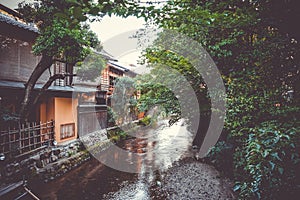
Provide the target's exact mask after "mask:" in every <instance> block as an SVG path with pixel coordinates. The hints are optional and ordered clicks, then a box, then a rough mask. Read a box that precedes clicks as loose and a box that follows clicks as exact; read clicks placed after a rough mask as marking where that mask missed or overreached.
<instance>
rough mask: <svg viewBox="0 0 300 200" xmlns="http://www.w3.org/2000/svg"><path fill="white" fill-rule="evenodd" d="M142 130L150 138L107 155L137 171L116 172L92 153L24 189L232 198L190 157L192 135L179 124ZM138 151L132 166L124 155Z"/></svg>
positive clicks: (75, 195)
mask: <svg viewBox="0 0 300 200" xmlns="http://www.w3.org/2000/svg"><path fill="white" fill-rule="evenodd" d="M145 134H152V137H144V139H134V138H130V139H128V140H125V141H122V142H121V143H119V144H118V146H119V147H121V148H122V149H123V150H124V151H125V153H124V154H123V155H124V157H121V156H119V154H118V152H116V153H115V154H109V156H110V157H111V158H115V159H116V160H117V161H119V160H120V159H121V161H122V162H123V163H124V164H127V165H131V164H132V165H136V167H139V170H138V171H139V173H128V172H125V171H119V170H116V169H113V168H111V167H108V166H105V165H104V164H103V163H101V162H100V161H99V160H97V159H95V158H92V159H91V160H89V161H88V162H86V163H83V164H82V165H80V166H78V167H77V168H75V169H73V170H72V171H70V172H67V173H66V174H64V176H61V177H59V178H57V179H55V180H53V181H50V182H48V183H44V182H32V183H30V186H31V187H30V188H31V189H32V191H33V192H34V193H35V194H37V196H38V197H39V198H41V199H72V200H76V199H106V200H108V199H115V200H117V199H121V200H122V199H130V200H148V199H205V200H206V199H222V200H223V199H224V200H225V199H234V196H233V195H232V192H231V187H232V183H231V182H230V181H228V180H226V179H224V178H220V175H219V173H218V171H216V170H215V169H214V167H212V166H210V165H208V164H204V163H202V162H200V161H197V160H195V159H194V158H193V154H194V153H195V152H193V151H192V147H191V141H192V135H191V134H190V133H189V132H187V131H186V129H185V127H184V125H183V124H180V123H179V124H177V125H175V126H172V127H168V126H160V128H159V129H158V130H153V132H151V131H150V132H149V131H148V130H147V131H146V132H145ZM145 148H146V149H145ZM139 152H140V153H142V155H144V159H142V160H139V161H140V162H138V165H137V163H134V162H133V160H132V159H131V157H130V156H131V155H132V154H133V153H139ZM112 153H113V152H112ZM126 155H128V157H126Z"/></svg>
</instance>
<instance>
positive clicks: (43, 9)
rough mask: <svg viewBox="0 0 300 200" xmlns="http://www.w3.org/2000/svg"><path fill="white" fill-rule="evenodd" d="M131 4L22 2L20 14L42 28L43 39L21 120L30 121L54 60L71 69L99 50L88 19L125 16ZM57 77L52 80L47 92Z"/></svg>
mask: <svg viewBox="0 0 300 200" xmlns="http://www.w3.org/2000/svg"><path fill="white" fill-rule="evenodd" d="M126 4H127V1H123V0H121V1H109V0H105V1H99V2H95V1H92V0H79V1H77V0H62V1H56V0H55V1H52V0H36V1H35V2H34V3H25V2H23V3H20V4H19V12H20V13H21V14H23V16H24V18H25V20H26V21H27V22H33V23H35V24H36V25H37V26H38V28H39V36H38V38H37V39H36V42H35V45H34V46H33V52H34V53H35V54H37V55H41V60H40V62H39V63H38V65H37V66H36V67H35V69H34V71H33V72H32V74H31V76H30V77H29V79H28V81H27V83H26V84H25V95H24V100H23V102H22V106H21V111H20V114H21V119H23V120H26V119H27V117H28V115H29V113H30V105H31V103H32V101H33V99H32V90H33V88H34V86H35V84H36V82H37V80H38V79H39V77H40V76H41V75H42V74H43V72H44V71H45V70H47V69H48V68H49V67H50V66H51V65H52V64H53V62H54V61H56V60H59V61H62V62H65V63H68V65H69V66H71V68H73V66H74V65H75V64H76V63H77V62H79V61H82V60H83V59H84V58H85V57H86V56H87V55H88V54H89V52H90V48H92V47H96V45H98V43H99V41H98V39H97V37H96V35H95V34H94V33H93V32H91V31H90V29H89V26H88V25H87V23H86V21H87V20H91V21H93V20H99V19H100V18H101V17H102V16H104V15H105V14H109V15H111V14H112V13H117V14H120V15H123V14H125V13H124V12H125V11H126V9H125V10H124V8H125V7H126ZM57 78H63V77H62V76H58V75H56V76H53V77H50V79H49V82H48V83H46V85H45V89H47V87H49V86H50V85H51V82H53V81H54V80H55V79H57Z"/></svg>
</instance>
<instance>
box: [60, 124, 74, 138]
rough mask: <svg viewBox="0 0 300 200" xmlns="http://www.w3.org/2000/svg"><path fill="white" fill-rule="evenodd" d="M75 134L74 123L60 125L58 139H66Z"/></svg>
mask: <svg viewBox="0 0 300 200" xmlns="http://www.w3.org/2000/svg"><path fill="white" fill-rule="evenodd" d="M73 136H75V123H69V124H62V125H60V139H66V138H70V137H73Z"/></svg>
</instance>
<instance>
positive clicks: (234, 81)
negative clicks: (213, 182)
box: [145, 0, 300, 199]
mask: <svg viewBox="0 0 300 200" xmlns="http://www.w3.org/2000/svg"><path fill="white" fill-rule="evenodd" d="M295 2H296V1H269V0H264V1H250V0H249V1H248V0H246V1H241V0H229V1H226V2H225V1H219V0H217V1H193V0H184V1H177V0H175V1H167V2H166V3H165V4H164V5H163V6H162V7H161V8H159V9H153V8H151V9H148V10H147V7H145V15H147V17H148V18H150V20H152V21H154V22H155V23H156V24H158V25H159V27H161V28H165V29H172V30H176V31H178V32H181V33H183V34H186V35H187V36H189V37H191V38H193V39H194V40H196V41H198V42H199V43H201V44H202V45H203V47H204V48H205V49H206V50H207V51H208V52H209V54H210V55H211V56H212V57H213V59H214V61H215V62H216V64H217V66H218V68H219V70H220V71H221V73H222V75H223V79H224V83H225V84H226V89H227V98H226V99H227V114H226V115H227V117H226V123H225V129H224V135H225V137H227V138H226V142H230V143H231V144H232V145H231V146H232V147H233V151H234V169H235V170H234V172H235V174H234V175H235V179H236V180H237V181H239V182H240V183H242V184H237V186H238V187H237V188H236V189H239V191H240V194H241V197H242V198H246V197H247V198H264V199H268V198H271V197H272V198H273V197H276V195H277V198H278V197H279V195H278V194H279V193H281V192H283V191H285V190H286V189H287V188H288V189H289V191H290V194H292V192H291V191H293V192H295V191H296V189H297V187H298V186H297V185H299V183H297V184H296V185H295V180H297V177H296V174H295V173H294V174H291V175H289V179H288V180H287V179H281V178H280V176H279V175H278V173H277V172H274V173H273V172H272V170H273V169H272V168H273V167H272V166H270V165H267V164H261V165H258V163H259V162H264V161H263V159H264V157H260V155H259V154H258V153H259V152H260V151H261V149H259V148H258V149H255V146H253V143H254V142H256V143H258V144H259V145H261V143H265V145H266V147H265V148H266V149H269V148H270V147H269V146H268V144H267V142H268V141H269V140H271V139H272V137H273V136H272V135H274V134H275V135H276V134H277V132H276V131H275V130H276V128H275V127H279V128H280V129H282V130H285V131H282V132H283V135H284V136H280V137H286V138H290V139H288V140H287V141H289V142H290V143H292V142H293V140H295V138H294V139H291V138H292V137H291V135H294V132H295V131H294V130H293V131H290V130H289V129H290V128H291V127H293V126H295V128H298V127H299V124H297V123H295V121H296V120H297V118H298V117H299V114H297V113H299V98H297V97H298V95H299V85H300V84H299V61H300V60H299V49H300V48H299V42H298V41H297V39H298V35H297V33H298V32H297V31H296V29H295V27H294V25H291V23H290V22H288V23H284V22H287V20H288V19H290V20H291V21H294V20H295V19H293V17H294V16H297V13H296V10H295V8H294V7H295ZM280 8H281V9H280ZM279 9H280V11H279ZM276 11H278V12H276ZM284 14H286V16H285V15H284ZM166 54H167V55H166ZM146 56H148V58H150V59H149V61H150V62H156V61H157V60H164V58H165V57H172V56H173V55H172V52H167V53H163V54H162V53H159V52H158V53H157V52H156V57H158V58H156V59H155V60H154V59H152V57H153V51H149V52H147V55H146ZM151 59H152V60H151ZM171 66H172V67H174V68H175V69H176V67H177V66H178V65H176V63H175V64H172V65H171ZM178 67H179V68H180V69H185V70H187V71H185V73H186V72H191V73H192V74H193V70H192V69H186V68H185V67H184V65H179V66H178ZM179 71H180V70H179ZM181 73H182V72H181ZM199 80H200V79H199ZM194 83H195V82H194ZM292 91H293V95H294V97H296V98H291V97H290V96H289V95H290V94H291V93H292ZM274 123H275V125H274ZM282 124H286V126H284V128H283V127H282ZM288 127H289V128H288ZM257 128H258V129H259V128H260V129H259V131H257V130H256V129H257ZM254 130H255V131H254ZM260 131H261V132H263V133H265V134H261V135H258V136H257V137H255V139H253V138H254V137H252V138H249V137H250V136H249V135H251V133H254V134H260ZM293 137H294V136H293ZM295 137H296V138H298V137H299V136H297V135H296V136H295ZM253 140H254V141H253ZM296 140H297V141H299V139H296ZM285 145H286V143H284V142H282V143H278V148H276V149H274V150H272V151H274V152H273V154H272V156H270V158H269V159H270V161H271V160H272V159H276V155H277V154H281V153H282V152H283V153H282V157H284V159H286V160H288V159H289V158H288V156H287V155H290V152H294V150H293V147H292V148H290V147H288V148H287V147H286V146H285ZM294 145H295V148H296V149H299V145H300V144H299V143H298V142H296V143H295V144H294ZM223 146H224V147H225V148H227V147H228V146H226V145H223ZM244 147H246V148H244ZM250 151H253V153H252V154H253V156H257V157H256V158H258V159H256V158H254V157H253V158H252V157H251V158H250V155H249V154H247V153H249V152H250ZM296 152H297V151H296ZM252 154H251V155H252ZM298 157H299V154H298V153H295V155H294V157H293V158H292V160H293V162H286V163H284V162H283V163H280V164H278V166H277V165H276V166H275V167H280V168H278V169H280V170H279V174H280V173H281V172H282V169H284V170H289V169H293V168H295V167H296V166H297V163H298V161H297V159H298ZM222 159H224V158H219V160H218V161H217V162H220V163H222V162H223V161H224V160H222ZM253 163H256V164H257V165H256V164H253ZM280 165H283V166H280ZM220 166H222V165H220ZM223 166H224V165H223ZM276 169H277V168H276ZM260 170H264V174H271V176H272V178H274V179H276V180H278V181H279V182H277V183H278V184H279V185H284V187H282V188H278V187H275V185H276V184H271V182H270V181H271V179H268V178H265V177H264V176H260V175H259V174H258V173H256V172H259V171H260ZM249 172H250V173H249ZM245 174H247V175H245ZM255 184H257V185H255ZM241 185H242V186H243V187H241ZM250 185H252V186H253V185H255V187H252V188H251V187H249V186H250ZM267 191H273V192H267ZM284 194H287V193H284Z"/></svg>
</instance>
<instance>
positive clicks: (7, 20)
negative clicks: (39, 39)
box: [0, 13, 39, 33]
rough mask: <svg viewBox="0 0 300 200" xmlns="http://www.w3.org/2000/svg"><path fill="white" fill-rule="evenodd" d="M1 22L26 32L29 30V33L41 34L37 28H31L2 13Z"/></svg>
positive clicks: (0, 15)
mask: <svg viewBox="0 0 300 200" xmlns="http://www.w3.org/2000/svg"><path fill="white" fill-rule="evenodd" d="M0 22H4V23H7V24H11V25H13V26H17V27H19V28H22V29H25V30H29V31H32V32H35V33H39V31H38V29H37V28H35V27H33V26H30V25H28V24H25V23H22V22H19V21H17V20H16V19H14V18H12V17H9V16H7V15H5V14H2V13H0Z"/></svg>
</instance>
